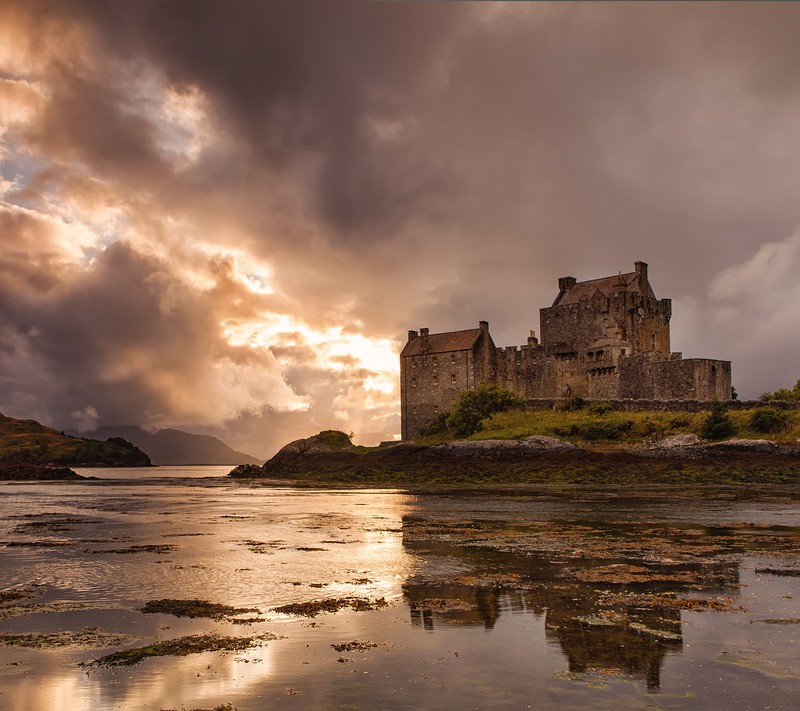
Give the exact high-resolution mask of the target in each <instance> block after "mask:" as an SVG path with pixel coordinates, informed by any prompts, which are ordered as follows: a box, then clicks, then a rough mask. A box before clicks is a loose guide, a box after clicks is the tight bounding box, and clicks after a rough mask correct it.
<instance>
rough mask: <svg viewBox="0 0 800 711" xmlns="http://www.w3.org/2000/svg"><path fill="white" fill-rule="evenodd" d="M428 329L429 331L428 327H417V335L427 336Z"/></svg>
mask: <svg viewBox="0 0 800 711" xmlns="http://www.w3.org/2000/svg"><path fill="white" fill-rule="evenodd" d="M428 331H430V329H429V328H421V329H419V335H420V336H421V337H422V338H427V337H428Z"/></svg>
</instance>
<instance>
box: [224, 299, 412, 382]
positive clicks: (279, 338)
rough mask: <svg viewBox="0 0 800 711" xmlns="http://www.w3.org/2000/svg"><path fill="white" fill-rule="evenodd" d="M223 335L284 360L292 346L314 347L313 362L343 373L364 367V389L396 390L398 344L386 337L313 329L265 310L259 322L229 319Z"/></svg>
mask: <svg viewBox="0 0 800 711" xmlns="http://www.w3.org/2000/svg"><path fill="white" fill-rule="evenodd" d="M224 333H225V337H226V339H227V340H228V343H229V344H230V345H232V346H248V347H250V348H254V349H269V348H271V347H273V348H276V350H279V351H280V352H285V355H282V356H276V357H277V359H278V360H279V361H283V362H284V363H288V362H291V361H292V360H293V354H292V351H293V349H295V348H301V347H306V348H310V349H312V350H313V352H314V354H315V356H316V365H317V366H319V367H323V368H325V369H326V370H330V371H334V372H342V371H345V370H353V369H363V370H366V371H368V373H367V374H365V377H364V389H365V390H376V391H380V392H383V393H387V394H388V393H392V392H394V391H395V389H396V384H395V382H394V381H395V378H396V371H397V358H398V355H397V345H396V343H395V342H394V341H392V340H390V339H388V338H367V337H366V336H363V335H361V334H360V333H349V332H347V331H346V330H345V329H344V327H343V326H329V327H327V328H324V329H319V330H318V329H314V328H312V327H311V326H309V325H308V324H307V323H305V322H303V321H301V320H298V319H294V318H292V317H291V316H289V315H287V314H274V313H264V314H263V315H262V319H261V320H259V321H241V322H235V323H234V322H232V321H230V322H228V323H226V324H225V325H224Z"/></svg>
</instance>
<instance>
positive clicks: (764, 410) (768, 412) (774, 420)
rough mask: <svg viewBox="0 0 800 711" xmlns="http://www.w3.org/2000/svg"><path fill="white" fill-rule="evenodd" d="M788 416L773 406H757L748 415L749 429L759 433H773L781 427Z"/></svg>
mask: <svg viewBox="0 0 800 711" xmlns="http://www.w3.org/2000/svg"><path fill="white" fill-rule="evenodd" d="M788 419H789V416H788V415H787V414H786V413H785V412H781V411H780V410H776V409H775V408H774V407H759V408H758V409H757V410H756V411H755V412H754V413H753V414H752V415H751V416H750V429H751V430H755V431H756V432H761V433H764V434H766V433H768V432H771V433H775V432H778V431H780V430H781V429H783V427H784V425H786V422H787V420H788Z"/></svg>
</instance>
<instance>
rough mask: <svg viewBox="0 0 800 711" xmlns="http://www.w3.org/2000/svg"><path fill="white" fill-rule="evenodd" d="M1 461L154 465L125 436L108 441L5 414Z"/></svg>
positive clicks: (0, 427) (1, 424)
mask: <svg viewBox="0 0 800 711" xmlns="http://www.w3.org/2000/svg"><path fill="white" fill-rule="evenodd" d="M0 462H2V463H10V464H29V465H40V466H47V465H51V466H54V467H62V468H64V467H151V466H153V463H152V462H151V461H150V457H149V456H147V454H145V453H144V452H143V451H142V450H141V449H139V448H138V447H135V446H134V445H133V444H131V443H130V442H129V441H128V440H126V439H123V438H122V437H109V438H108V439H106V440H104V441H100V440H96V439H88V438H86V437H73V436H71V435H68V434H65V433H64V432H59V431H57V430H54V429H52V428H51V427H46V426H45V425H43V424H41V423H39V422H37V421H36V420H18V419H15V418H13V417H6V416H5V415H2V414H0ZM31 471H33V470H31ZM76 476H77V475H76Z"/></svg>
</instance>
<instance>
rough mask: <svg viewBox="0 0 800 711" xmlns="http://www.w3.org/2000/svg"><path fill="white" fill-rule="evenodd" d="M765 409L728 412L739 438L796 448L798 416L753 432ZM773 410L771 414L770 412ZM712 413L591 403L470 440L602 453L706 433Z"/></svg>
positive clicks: (526, 416)
mask: <svg viewBox="0 0 800 711" xmlns="http://www.w3.org/2000/svg"><path fill="white" fill-rule="evenodd" d="M764 409H765V408H758V407H754V408H750V409H746V410H729V411H728V415H729V416H730V418H731V419H732V420H733V423H734V425H735V428H736V433H735V434H734V436H735V437H741V438H744V439H770V440H773V441H775V442H778V443H779V444H792V445H796V444H797V441H798V438H800V410H787V411H779V412H780V413H781V415H782V417H781V418H780V419H781V420H783V422H782V423H778V424H777V426H776V427H775V429H774V431H768V432H763V431H762V432H760V431H757V430H755V429H753V428H752V426H751V421H752V419H753V415H754V414H755V413H756V412H758V411H763V410H764ZM770 409H771V408H770ZM708 414H709V413H708V411H707V410H703V411H700V412H659V411H652V410H648V411H634V412H622V411H616V410H607V409H606V408H604V407H603V406H602V404H601V403H593V404H591V405H589V406H588V407H585V408H583V409H580V410H569V411H566V412H564V411H557V410H509V411H507V412H500V413H497V414H496V415H493V416H492V417H490V418H488V419H486V420H484V421H483V429H482V430H481V431H480V432H478V433H476V434H474V435H472V436H470V437H468V438H467V439H472V440H481V439H522V438H524V437H529V436H531V435H546V436H548V437H558V438H559V439H562V440H565V441H567V442H571V443H573V444H577V445H580V446H587V445H589V446H591V447H593V448H594V447H596V446H597V445H599V446H600V447H602V446H603V445H605V446H610V447H613V446H614V445H624V446H631V445H636V444H644V443H649V442H653V441H657V440H660V439H664V438H665V437H670V436H672V435H679V434H697V435H699V434H700V433H701V431H702V425H703V422H704V420H705V419H706V418H707V417H708ZM454 439H455V438H454V437H453V436H452V435H451V434H450V433H447V432H442V433H440V434H436V435H431V436H428V437H422V438H420V439H419V440H418V442H419V443H420V444H438V443H441V442H450V441H453V440H454Z"/></svg>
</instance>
